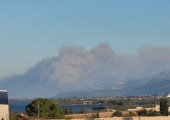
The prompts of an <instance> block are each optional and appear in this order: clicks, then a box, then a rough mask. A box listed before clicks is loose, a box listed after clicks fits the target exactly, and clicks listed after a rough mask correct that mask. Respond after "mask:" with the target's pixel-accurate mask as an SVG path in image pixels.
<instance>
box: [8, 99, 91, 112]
mask: <svg viewBox="0 0 170 120" xmlns="http://www.w3.org/2000/svg"><path fill="white" fill-rule="evenodd" d="M31 102H32V101H11V100H9V108H10V109H11V110H12V111H13V112H20V113H26V110H25V108H26V105H28V104H30V103H31ZM59 107H60V108H61V109H62V108H71V109H72V112H73V113H75V112H76V111H79V110H81V109H83V108H86V109H87V110H92V107H93V106H92V105H64V106H59Z"/></svg>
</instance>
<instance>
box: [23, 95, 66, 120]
mask: <svg viewBox="0 0 170 120" xmlns="http://www.w3.org/2000/svg"><path fill="white" fill-rule="evenodd" d="M26 113H27V114H28V116H30V117H38V116H39V117H40V118H52V119H61V118H64V117H65V114H64V112H63V111H62V109H60V108H59V107H58V106H57V105H56V104H54V103H52V102H50V101H49V99H43V98H39V99H35V100H34V101H33V102H32V103H31V104H29V105H27V106H26Z"/></svg>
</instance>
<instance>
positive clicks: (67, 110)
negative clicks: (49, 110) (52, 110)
mask: <svg viewBox="0 0 170 120" xmlns="http://www.w3.org/2000/svg"><path fill="white" fill-rule="evenodd" d="M63 111H64V113H65V114H66V115H68V114H73V112H72V109H71V108H63Z"/></svg>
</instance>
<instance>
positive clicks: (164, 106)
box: [160, 98, 168, 116]
mask: <svg viewBox="0 0 170 120" xmlns="http://www.w3.org/2000/svg"><path fill="white" fill-rule="evenodd" d="M160 113H161V115H164V116H168V104H167V100H166V99H165V98H161V101H160Z"/></svg>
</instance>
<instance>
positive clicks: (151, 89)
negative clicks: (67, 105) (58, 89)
mask: <svg viewBox="0 0 170 120" xmlns="http://www.w3.org/2000/svg"><path fill="white" fill-rule="evenodd" d="M140 81H141V82H136V84H133V85H127V86H126V87H125V88H123V89H119V90H111V89H103V90H95V91H88V92H72V93H62V94H58V95H57V96H56V97H76V96H81V97H92V96H95V97H99V96H100V97H102V96H131V95H148V94H156V93H164V92H169V93H170V72H161V73H160V74H158V75H155V76H150V77H146V78H142V79H140ZM131 83H135V81H134V82H131Z"/></svg>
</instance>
